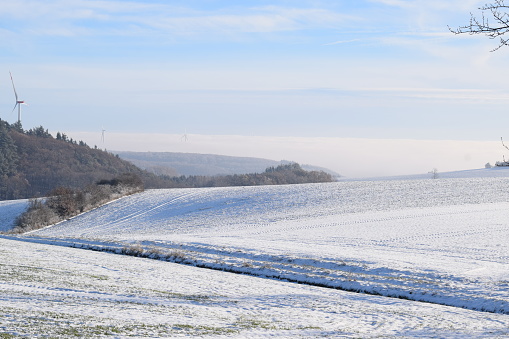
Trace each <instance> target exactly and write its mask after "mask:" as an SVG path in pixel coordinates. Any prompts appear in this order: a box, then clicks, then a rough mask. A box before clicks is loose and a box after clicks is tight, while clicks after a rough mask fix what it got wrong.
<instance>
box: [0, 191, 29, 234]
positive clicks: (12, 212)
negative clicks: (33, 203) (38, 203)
mask: <svg viewBox="0 0 509 339" xmlns="http://www.w3.org/2000/svg"><path fill="white" fill-rule="evenodd" d="M27 206H28V200H26V199H22V200H7V201H0V232H5V231H8V230H10V229H11V228H12V227H13V226H14V222H15V220H16V217H17V216H18V215H20V214H21V213H23V212H24V211H25V210H26V208H27Z"/></svg>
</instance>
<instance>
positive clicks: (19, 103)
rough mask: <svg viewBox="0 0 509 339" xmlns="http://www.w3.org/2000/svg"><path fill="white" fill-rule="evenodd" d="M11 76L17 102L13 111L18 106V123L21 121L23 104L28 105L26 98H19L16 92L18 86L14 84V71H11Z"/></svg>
mask: <svg viewBox="0 0 509 339" xmlns="http://www.w3.org/2000/svg"><path fill="white" fill-rule="evenodd" d="M9 74H10V76H11V82H12V89H14V96H15V97H16V104H15V105H14V108H13V109H12V111H13V112H14V110H15V109H16V106H18V123H21V105H27V103H25V101H24V100H19V98H18V93H17V92H16V87H15V86H14V80H13V79H12V73H11V72H9Z"/></svg>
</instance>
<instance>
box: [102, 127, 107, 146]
mask: <svg viewBox="0 0 509 339" xmlns="http://www.w3.org/2000/svg"><path fill="white" fill-rule="evenodd" d="M104 132H106V130H105V129H104V127H103V128H102V133H101V141H102V142H103V144H104Z"/></svg>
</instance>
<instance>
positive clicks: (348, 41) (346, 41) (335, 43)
mask: <svg viewBox="0 0 509 339" xmlns="http://www.w3.org/2000/svg"><path fill="white" fill-rule="evenodd" d="M360 40H361V39H350V40H340V41H334V42H329V43H327V44H323V46H331V45H340V44H347V43H350V42H356V41H360Z"/></svg>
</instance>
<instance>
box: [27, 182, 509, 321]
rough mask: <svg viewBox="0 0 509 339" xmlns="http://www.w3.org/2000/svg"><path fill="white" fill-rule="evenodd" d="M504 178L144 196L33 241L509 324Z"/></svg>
mask: <svg viewBox="0 0 509 339" xmlns="http://www.w3.org/2000/svg"><path fill="white" fill-rule="evenodd" d="M508 184H509V179H508V178H471V179H448V180H430V179H427V180H406V181H364V182H340V183H329V184H313V185H293V186H265V187H237V188H208V189H173V190H152V191H147V192H144V193H142V194H138V195H134V196H131V197H127V198H124V199H121V200H119V201H116V202H114V203H111V204H109V205H106V206H104V207H102V208H99V209H97V210H95V211H92V212H90V213H87V214H84V215H82V216H79V217H77V218H74V219H72V220H69V221H67V222H64V223H61V224H58V225H56V226H53V227H49V228H46V229H43V230H39V231H36V232H32V233H31V234H30V235H29V236H30V237H31V239H32V240H37V239H38V240H39V241H43V242H47V241H53V240H51V239H53V238H59V239H60V240H59V241H60V244H68V245H72V246H85V247H93V246H103V247H109V248H111V249H112V250H118V251H119V250H120V248H121V247H125V246H127V245H134V244H136V245H139V246H141V247H143V248H145V250H149V251H152V252H153V253H167V255H168V256H169V257H171V255H170V254H171V253H174V252H175V251H179V255H178V256H175V255H174V257H178V258H180V259H179V260H181V261H182V260H183V259H182V258H185V261H186V262H188V263H190V264H194V265H197V266H203V267H210V268H218V269H225V270H231V271H235V272H245V273H250V274H253V275H258V276H266V277H279V278H284V279H287V280H291V281H298V282H306V283H311V284H316V285H320V286H330V287H335V288H342V289H346V290H353V291H362V292H367V293H373V294H381V295H386V296H394V297H401V298H408V299H413V300H422V301H428V302H434V303H440V304H445V305H452V306H459V307H464V308H470V309H475V310H488V311H493V312H502V313H509V299H508V292H509V286H508V284H507V281H509V262H508V260H507V259H508V258H509V242H508V241H507V240H508V239H509V223H508V222H507V221H508V220H509V203H508V201H509V191H508V190H507V189H506V188H507V186H508Z"/></svg>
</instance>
